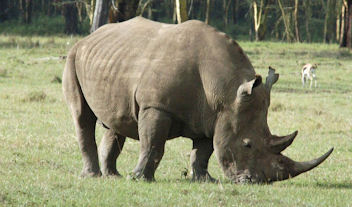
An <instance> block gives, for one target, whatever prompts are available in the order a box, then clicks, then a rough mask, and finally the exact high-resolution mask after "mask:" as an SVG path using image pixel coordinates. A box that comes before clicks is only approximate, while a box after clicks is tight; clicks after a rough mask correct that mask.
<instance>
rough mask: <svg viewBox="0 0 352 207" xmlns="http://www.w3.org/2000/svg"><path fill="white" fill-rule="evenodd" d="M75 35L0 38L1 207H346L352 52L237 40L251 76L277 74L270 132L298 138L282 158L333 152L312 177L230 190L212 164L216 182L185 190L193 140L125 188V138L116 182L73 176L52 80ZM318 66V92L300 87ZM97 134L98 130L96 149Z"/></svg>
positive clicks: (72, 155)
mask: <svg viewBox="0 0 352 207" xmlns="http://www.w3.org/2000/svg"><path fill="white" fill-rule="evenodd" d="M80 38H82V37H18V36H4V35H2V36H0V206H45V205H46V206H351V205H352V202H351V197H352V178H351V175H352V110H351V109H352V84H351V82H352V54H351V52H349V51H347V50H343V49H339V48H338V46H337V45H323V44H287V43H269V42H263V43H252V42H239V44H240V45H241V46H242V48H243V49H244V51H245V52H246V53H247V54H248V56H249V58H250V60H251V61H252V63H253V65H254V67H255V69H256V71H257V73H259V74H261V75H262V76H264V77H265V76H266V73H267V68H268V66H269V65H271V66H272V67H274V68H276V69H277V72H279V73H280V80H279V81H278V82H277V84H275V86H274V88H273V91H272V102H271V106H270V110H269V117H268V121H269V126H270V128H271V130H272V132H273V133H275V134H280V135H283V134H288V133H291V132H293V131H294V130H296V129H297V130H299V134H298V137H297V138H296V140H295V142H294V143H293V144H292V146H291V147H289V148H288V149H287V150H286V151H284V154H285V155H288V156H289V157H291V158H293V159H295V160H298V161H303V160H309V159H311V158H314V157H318V156H320V155H321V154H323V153H325V152H326V151H327V150H328V149H329V148H330V147H335V151H334V152H333V154H332V155H331V156H330V157H329V158H328V159H327V160H326V161H325V162H324V163H323V164H322V165H320V166H319V167H317V168H316V169H314V170H312V171H310V172H308V173H305V174H302V175H300V176H298V177H296V178H294V179H292V180H287V181H283V182H277V183H274V184H272V185H235V184H232V183H231V182H229V181H228V180H227V179H226V178H225V177H224V175H223V173H222V171H221V169H220V166H219V165H218V163H217V162H216V159H215V157H214V156H212V158H211V160H210V164H209V171H210V173H211V174H212V175H213V176H214V177H216V178H218V179H220V183H218V184H213V183H191V182H190V178H189V177H185V176H184V175H183V174H184V172H185V171H186V169H188V168H189V157H188V153H189V152H190V150H191V147H192V144H191V141H189V140H187V139H182V138H180V139H174V140H172V141H169V142H167V145H166V150H165V155H164V158H163V160H162V161H161V164H160V167H159V168H158V170H157V172H156V180H157V182H155V183H146V182H138V181H130V180H126V177H127V175H128V173H129V172H131V171H132V169H133V168H134V165H135V164H136V163H137V159H138V151H139V143H138V142H137V141H133V140H131V139H128V140H127V141H126V144H125V148H124V150H123V151H122V154H121V156H120V157H119V159H118V162H117V166H118V170H119V172H120V173H121V174H123V176H124V178H121V179H116V178H105V177H102V178H80V177H79V174H80V171H81V167H82V161H81V155H80V151H79V149H78V144H77V141H76V137H75V134H74V127H73V123H72V119H71V116H70V113H69V111H68V109H67V106H66V104H65V102H64V100H63V95H62V90H61V83H60V78H61V74H62V71H63V67H64V63H65V62H64V60H61V58H59V57H60V56H63V55H66V53H67V51H68V49H69V48H70V47H72V45H73V44H74V42H76V41H77V40H79V39H80ZM308 62H311V63H318V64H319V65H318V70H317V74H318V75H317V76H318V88H316V89H312V90H310V89H307V88H302V86H301V82H300V69H301V66H302V65H304V63H308ZM103 132H104V129H103V128H102V127H100V126H98V130H97V141H98V142H99V141H100V139H101V137H102V134H103Z"/></svg>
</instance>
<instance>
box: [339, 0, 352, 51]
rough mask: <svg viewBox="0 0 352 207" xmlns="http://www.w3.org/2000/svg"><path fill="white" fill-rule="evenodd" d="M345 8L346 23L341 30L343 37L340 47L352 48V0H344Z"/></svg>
mask: <svg viewBox="0 0 352 207" xmlns="http://www.w3.org/2000/svg"><path fill="white" fill-rule="evenodd" d="M343 8H344V11H343V13H344V14H343V16H344V19H343V21H344V25H343V30H342V32H341V35H342V38H341V40H340V41H341V43H340V47H347V48H350V49H352V39H351V38H352V0H344V1H343Z"/></svg>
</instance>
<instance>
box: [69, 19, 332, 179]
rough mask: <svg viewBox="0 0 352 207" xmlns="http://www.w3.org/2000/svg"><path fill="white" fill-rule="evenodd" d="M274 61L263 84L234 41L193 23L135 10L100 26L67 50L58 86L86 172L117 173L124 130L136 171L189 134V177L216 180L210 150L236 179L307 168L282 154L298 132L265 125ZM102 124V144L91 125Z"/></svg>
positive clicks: (150, 169)
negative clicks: (135, 145) (135, 146)
mask: <svg viewBox="0 0 352 207" xmlns="http://www.w3.org/2000/svg"><path fill="white" fill-rule="evenodd" d="M277 79H278V75H277V74H274V72H273V70H272V71H271V72H269V76H268V78H267V80H266V84H263V83H262V79H261V77H260V76H256V75H255V71H254V69H253V66H252V65H251V63H250V62H249V60H248V58H247V56H246V55H245V54H244V53H243V51H242V49H241V48H240V46H239V45H238V44H237V43H236V42H235V41H233V40H231V39H230V38H228V37H227V36H226V35H225V34H224V33H220V32H218V31H216V30H215V29H214V28H212V27H210V26H208V25H206V24H204V23H202V22H200V21H194V20H192V21H187V22H185V23H183V24H179V25H169V24H162V23H157V22H153V21H150V20H146V19H144V18H142V17H136V18H134V19H132V20H129V21H126V22H122V23H119V24H109V25H106V26H103V27H101V28H100V29H98V30H97V31H96V32H94V33H92V34H91V35H89V36H88V37H86V38H85V39H83V40H81V41H79V42H78V43H77V44H76V45H75V46H74V47H73V48H72V49H71V51H70V52H69V54H68V57H67V63H66V67H65V70H64V74H63V92H64V95H65V98H66V100H67V103H68V105H69V108H70V110H71V113H72V116H73V120H74V124H75V128H76V133H77V136H78V142H79V146H80V149H81V152H82V155H83V162H84V166H83V171H82V175H83V176H99V175H101V173H102V174H103V175H119V173H118V171H117V170H116V159H117V157H118V156H119V154H120V152H121V150H122V147H123V144H124V141H125V137H130V138H132V139H136V140H140V154H139V160H138V164H137V166H136V167H135V169H134V170H133V174H132V175H133V176H134V177H136V178H143V179H146V180H153V179H154V172H155V170H156V168H157V167H158V165H159V163H160V160H161V159H162V156H163V154H164V145H165V142H166V141H167V140H169V139H172V138H175V137H180V136H183V137H187V138H190V139H192V140H193V150H192V152H191V166H192V175H193V180H199V181H202V180H211V181H212V180H214V179H213V178H212V177H211V176H210V175H209V173H208V170H207V168H208V160H209V158H210V156H211V154H212V153H213V151H214V150H215V154H216V156H217V158H218V160H219V163H220V165H221V167H222V169H223V170H224V172H225V175H226V176H228V177H229V178H231V179H232V180H233V181H235V182H250V183H262V182H265V183H268V182H272V181H276V180H284V179H287V178H289V177H293V176H296V175H298V174H300V173H302V172H305V171H308V170H310V169H312V168H313V167H315V166H317V165H318V164H320V163H321V162H322V161H324V160H325V159H326V158H327V157H328V156H329V155H330V153H331V151H332V150H330V151H329V152H328V153H326V154H325V155H323V156H322V157H320V158H318V159H316V160H312V161H310V162H304V163H299V162H294V161H292V160H291V159H289V158H287V157H285V156H284V155H282V154H281V151H282V150H284V149H285V148H286V147H287V146H288V145H289V144H291V143H292V141H293V139H294V137H295V136H296V134H297V133H296V132H295V133H293V134H292V135H289V136H284V137H278V136H274V135H272V134H271V133H270V130H269V128H268V124H267V112H268V107H269V103H270V89H271V86H272V84H274V83H275V82H276V81H277ZM97 120H99V121H101V122H102V123H103V124H104V125H105V126H106V127H107V128H108V130H107V132H106V133H105V135H104V137H103V140H102V142H101V144H100V147H99V159H100V162H101V170H100V167H99V161H98V152H97V146H96V142H95V125H96V122H97Z"/></svg>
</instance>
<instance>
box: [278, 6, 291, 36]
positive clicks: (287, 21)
mask: <svg viewBox="0 0 352 207" xmlns="http://www.w3.org/2000/svg"><path fill="white" fill-rule="evenodd" d="M277 2H278V3H279V7H280V10H281V14H282V19H283V21H284V26H285V34H286V40H287V41H288V42H292V37H293V34H292V31H291V23H290V17H289V16H287V15H286V14H285V10H284V8H283V6H282V3H281V0H277Z"/></svg>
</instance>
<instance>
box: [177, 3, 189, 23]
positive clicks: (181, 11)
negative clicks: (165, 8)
mask: <svg viewBox="0 0 352 207" xmlns="http://www.w3.org/2000/svg"><path fill="white" fill-rule="evenodd" d="M175 9H176V17H177V22H178V23H179V24H180V23H182V22H184V21H187V20H188V15H187V1H186V0H175Z"/></svg>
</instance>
